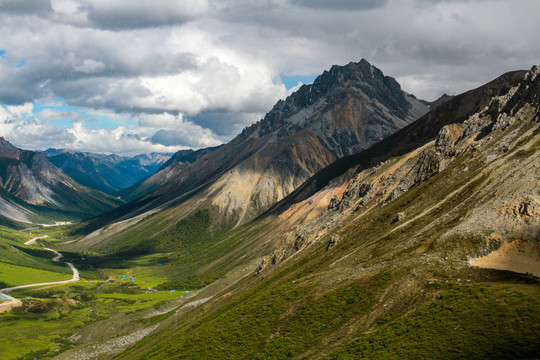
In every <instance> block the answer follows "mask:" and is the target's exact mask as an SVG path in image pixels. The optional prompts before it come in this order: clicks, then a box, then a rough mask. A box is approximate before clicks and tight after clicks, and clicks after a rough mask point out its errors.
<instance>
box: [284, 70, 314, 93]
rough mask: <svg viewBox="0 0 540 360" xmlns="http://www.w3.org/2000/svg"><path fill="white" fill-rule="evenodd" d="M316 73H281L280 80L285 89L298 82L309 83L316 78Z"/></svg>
mask: <svg viewBox="0 0 540 360" xmlns="http://www.w3.org/2000/svg"><path fill="white" fill-rule="evenodd" d="M317 76H318V75H317V74H313V75H281V81H282V82H283V85H285V87H286V88H287V90H290V89H292V88H293V87H295V86H297V85H298V83H302V84H311V83H313V81H314V80H315V79H316V78H317Z"/></svg>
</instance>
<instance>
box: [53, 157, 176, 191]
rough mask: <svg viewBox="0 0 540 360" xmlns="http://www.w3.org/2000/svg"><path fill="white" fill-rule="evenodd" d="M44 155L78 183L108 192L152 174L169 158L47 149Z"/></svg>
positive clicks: (130, 184) (120, 188) (118, 189)
mask: <svg viewBox="0 0 540 360" xmlns="http://www.w3.org/2000/svg"><path fill="white" fill-rule="evenodd" d="M44 154H45V155H46V156H47V158H48V160H49V161H50V162H52V163H53V164H54V165H56V166H57V167H59V168H60V169H62V170H63V171H64V172H65V173H66V174H68V175H69V176H71V177H72V178H73V179H74V180H76V181H78V182H79V183H80V184H82V185H84V186H88V187H91V188H93V189H96V190H99V191H103V192H105V193H107V194H109V195H113V194H115V193H116V192H118V191H120V190H123V189H125V188H127V187H129V186H132V185H133V184H135V183H137V182H139V181H142V180H144V179H146V178H147V177H149V176H151V175H153V174H155V173H156V171H158V169H159V168H160V167H161V166H162V165H163V164H165V162H167V161H168V160H169V156H168V155H163V154H157V153H151V154H149V155H146V154H143V155H137V156H133V157H123V156H118V155H114V154H112V155H103V154H93V153H88V152H74V151H72V150H69V149H62V150H58V149H48V150H47V151H45V152H44Z"/></svg>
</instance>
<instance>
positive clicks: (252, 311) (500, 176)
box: [117, 103, 540, 359]
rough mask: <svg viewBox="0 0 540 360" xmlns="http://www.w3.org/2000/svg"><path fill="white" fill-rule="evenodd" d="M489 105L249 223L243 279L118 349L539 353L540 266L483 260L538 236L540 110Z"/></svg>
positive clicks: (159, 353) (142, 354) (216, 287)
mask: <svg viewBox="0 0 540 360" xmlns="http://www.w3.org/2000/svg"><path fill="white" fill-rule="evenodd" d="M495 104H496V103H495ZM495 106H498V105H495ZM492 111H493V109H488V110H487V112H491V114H492V115H481V116H478V117H475V118H472V119H471V120H470V121H469V122H468V123H467V124H465V125H463V127H453V126H451V127H449V128H447V129H446V130H445V131H446V132H441V133H440V134H439V137H438V138H437V140H436V141H434V142H429V143H427V144H425V145H424V146H422V147H421V148H418V149H416V150H414V151H412V152H409V153H407V154H404V155H401V156H398V157H394V158H391V159H388V160H387V161H385V162H384V163H382V164H380V165H379V166H376V167H374V168H371V169H366V170H364V169H363V168H359V169H356V171H354V170H355V169H351V171H349V172H348V173H347V174H345V175H343V176H341V177H336V178H335V179H334V181H332V182H329V183H328V186H327V187H326V188H324V189H323V190H322V191H321V192H319V193H315V194H314V195H313V196H312V197H310V198H307V199H306V200H305V201H300V202H298V203H296V205H295V206H292V207H289V208H288V209H286V210H285V212H282V213H280V214H279V215H278V216H276V215H274V216H268V217H267V218H266V219H265V220H263V219H261V220H259V221H266V223H265V226H264V228H263V226H262V223H261V222H259V221H256V222H254V223H252V224H250V225H248V226H246V227H244V228H243V233H239V234H238V236H237V237H236V238H235V239H236V240H235V241H236V248H238V249H242V250H241V251H242V252H243V255H241V256H240V257H238V259H240V260H239V261H240V262H239V265H238V266H237V267H236V268H235V270H233V273H234V271H236V278H235V279H231V278H227V277H225V278H222V279H219V280H218V281H217V282H216V283H214V284H212V286H210V287H207V288H205V289H204V290H203V291H201V294H200V295H199V298H201V299H202V298H204V299H208V298H211V300H207V302H205V305H203V306H199V307H196V308H195V309H192V310H186V312H183V313H181V314H179V315H172V316H171V317H170V318H169V319H167V320H166V321H164V322H163V323H162V326H160V327H159V328H158V331H155V332H154V333H153V334H152V335H151V336H148V337H147V338H145V339H144V340H143V341H141V342H139V343H138V344H137V345H136V346H135V347H133V348H131V349H129V350H126V351H125V352H124V353H122V354H120V355H118V356H117V358H121V359H160V358H171V359H175V358H178V359H180V358H190V359H208V358H230V359H285V358H298V359H300V358H306V359H307V358H325V357H328V358H331V359H341V358H351V359H353V358H355V359H356V358H534V357H535V356H536V354H538V353H539V351H540V327H539V326H538V324H539V321H538V320H539V315H538V308H539V306H540V302H539V301H538V295H539V294H540V281H539V280H538V278H537V277H534V276H531V275H530V274H525V273H521V274H520V273H517V272H509V271H504V270H489V269H482V268H479V267H474V266H471V264H474V262H473V260H474V259H476V258H478V257H482V256H484V255H486V254H489V253H492V252H493V251H494V250H496V249H498V248H499V247H500V246H501V245H502V244H504V243H506V242H512V241H514V240H515V239H521V240H522V241H525V242H528V243H530V244H531V246H533V245H534V244H537V240H538V238H537V235H538V233H537V230H538V224H539V220H540V213H539V212H538V211H537V210H533V209H537V204H538V200H537V199H538V196H539V192H538V172H537V169H538V165H539V162H540V156H539V155H540V154H539V151H540V142H539V140H538V139H539V136H540V124H538V123H537V122H534V119H535V116H536V112H535V111H531V110H530V107H528V105H525V106H524V107H523V108H521V110H519V111H517V110H516V112H514V114H515V115H514V116H515V117H514V118H512V117H505V116H497V115H493V112H492ZM509 119H510V120H509ZM454 129H458V130H459V131H462V133H460V134H458V136H456V139H457V140H455V141H454V142H452V143H450V144H451V145H448V146H447V145H446V144H447V143H445V141H446V140H444V139H445V138H444V136H448V135H445V134H451V131H454ZM482 129H484V130H482ZM448 141H449V140H448ZM437 153H438V155H437ZM430 154H431V155H430ZM433 154H435V155H433ZM525 154H526V156H525ZM430 161H436V162H437V166H436V171H432V169H433V168H434V166H433V165H434V164H432V163H430ZM344 184H345V185H344ZM366 189H369V190H366ZM331 199H334V200H332V201H331ZM323 204H324V205H323ZM526 204H530V205H526ZM535 204H536V205H535ZM254 235H255V236H254ZM253 238H257V241H253ZM247 244H249V246H247ZM261 253H262V254H267V255H266V256H263V257H262V258H261ZM528 255H530V256H531V259H532V260H531V264H533V265H531V266H534V260H533V259H534V256H535V255H534V253H530V254H528ZM501 256H502V255H501ZM255 261H257V262H256V263H258V264H259V266H258V267H253V266H252V265H250V264H253V263H254V262H255ZM226 262H227V259H226V257H225V256H222V257H221V258H219V259H217V261H216V262H215V263H214V265H213V266H216V264H219V263H221V264H224V263H226ZM203 269H208V267H205V266H203ZM245 269H249V270H248V271H249V273H245ZM531 269H533V268H531ZM242 271H244V273H243V275H239V274H242ZM531 271H534V270H531Z"/></svg>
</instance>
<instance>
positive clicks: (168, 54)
mask: <svg viewBox="0 0 540 360" xmlns="http://www.w3.org/2000/svg"><path fill="white" fill-rule="evenodd" d="M538 13H540V2H537V1H528V0H516V1H504V0H494V1H489V2H486V1H475V0H471V1H466V0H461V1H442V0H441V1H437V0H434V1H431V0H406V1H401V0H388V1H372V0H362V1H342V0H339V1H334V2H328V1H327V2H324V1H318V0H316V1H304V0H270V1H251V0H208V1H207V0H202V1H197V0H185V1H175V0H162V1H159V2H155V1H150V0H138V1H128V0H117V1H109V0H52V1H50V2H49V1H46V0H39V1H36V0H32V1H8V0H0V34H2V36H1V37H0V49H1V50H2V51H5V53H3V54H2V55H0V83H1V84H2V86H0V104H8V105H23V106H26V107H28V106H29V105H24V104H25V103H32V102H40V103H50V102H51V101H56V100H57V99H59V98H60V99H61V100H59V101H60V102H61V103H62V104H65V105H69V106H72V107H81V108H85V109H88V110H89V112H90V113H93V114H97V113H98V112H102V113H104V114H107V115H106V116H109V117H110V118H114V119H115V120H114V121H115V127H117V131H116V133H115V135H114V136H113V131H111V130H108V129H107V130H104V129H99V128H96V126H97V125H96V126H93V127H92V128H91V129H90V128H88V127H87V126H85V124H84V122H83V123H81V124H74V125H73V128H69V129H66V128H57V127H55V126H54V125H53V124H54V118H55V116H56V118H58V119H61V118H68V117H69V118H72V119H74V120H75V122H77V121H80V120H85V121H87V120H89V119H90V117H86V118H84V117H79V118H76V116H77V114H58V113H55V112H54V111H53V110H48V111H45V112H42V113H40V114H39V115H38V117H35V116H33V115H32V114H31V113H28V111H27V109H26V110H21V109H22V108H21V109H19V108H17V109H19V110H17V109H15V108H10V107H8V109H11V110H7V109H5V108H1V109H0V114H1V115H0V116H2V119H3V120H2V122H0V126H1V128H0V131H2V133H0V135H2V134H5V133H6V132H7V131H11V132H10V134H12V136H13V137H15V138H16V139H18V141H21V142H20V143H19V144H21V145H23V144H24V145H26V146H27V147H32V148H40V147H44V146H55V147H59V146H64V145H62V144H66V146H78V148H77V149H83V148H84V149H85V150H89V151H97V149H104V150H102V151H112V149H116V150H117V151H119V152H129V151H135V150H134V149H136V148H137V146H139V149H140V151H138V152H143V151H147V150H149V149H152V150H155V149H157V148H158V147H160V146H161V147H160V148H164V147H163V145H159V144H158V142H159V141H161V142H167V143H168V144H173V143H174V144H179V145H178V146H177V147H181V146H205V145H204V144H215V143H216V142H221V141H227V140H229V139H231V138H232V137H233V136H235V135H236V134H237V133H238V131H239V130H240V129H241V128H242V127H243V126H247V125H249V124H250V123H251V122H254V121H257V120H259V119H260V118H261V117H262V116H263V114H264V113H265V112H266V111H268V110H270V108H271V107H272V105H273V104H274V103H275V101H276V100H277V99H279V98H284V97H285V96H286V95H287V94H288V93H287V91H286V89H285V87H284V86H283V84H281V81H280V80H279V79H280V75H312V74H316V73H321V72H322V71H323V70H325V69H328V68H330V66H331V65H332V64H345V63H348V62H349V61H359V60H360V59H361V58H363V57H364V58H367V59H368V60H369V61H370V62H372V63H373V64H374V65H375V66H377V67H379V68H380V69H382V70H383V71H384V72H385V74H387V75H390V76H394V77H396V78H397V79H398V80H399V81H401V82H402V86H403V88H404V89H405V90H406V91H409V92H411V93H413V94H415V95H417V96H419V97H421V98H426V99H428V100H431V99H434V98H436V97H437V96H439V95H440V94H442V93H443V92H448V93H459V92H461V91H465V90H467V89H470V88H472V87H475V86H478V85H480V84H482V83H485V82H487V81H489V80H491V79H493V78H494V77H496V76H498V75H500V74H502V73H503V72H506V71H509V70H514V69H520V68H521V69H524V68H525V69H526V68H529V67H530V66H531V65H532V64H533V63H534V62H537V61H538V59H540V44H539V42H538V41H537V34H536V31H535V30H536V28H537V27H538V25H537V16H536V14H538ZM17 111H20V112H22V113H20V114H16V112H17ZM25 111H26V112H27V113H28V114H26V115H24V116H23V115H21V114H23V113H24V112H25ZM68 115H70V116H68ZM8 118H9V119H11V120H9V121H8V120H6V119H8ZM133 123H135V125H132V124H133ZM97 124H99V123H97ZM15 128H16V129H18V130H20V131H22V129H24V131H27V132H28V134H33V135H28V136H26V135H21V134H17V133H15ZM10 129H11V130H10ZM68 130H69V131H68ZM160 130H166V131H168V135H167V139H165V137H163V136H162V135H163V133H161V135H160V136H156V137H154V136H155V135H156V133H158V132H159V131H160ZM43 134H47V137H46V136H44V135H43ZM32 136H34V137H32ZM100 137H104V139H110V142H109V140H107V141H105V140H104V141H103V142H100V141H99V139H100ZM153 137H154V142H155V144H153V143H152V141H151V139H152V138H153ZM32 139H33V140H32ZM158 140H159V141H158ZM92 141H96V142H97V143H100V144H92ZM47 144H48V145H47ZM101 144H105V145H107V146H111V150H107V149H105V147H104V146H102V145H101ZM175 146H176V145H175ZM92 149H93V150H92ZM167 149H168V150H167V151H170V149H171V147H169V148H167Z"/></svg>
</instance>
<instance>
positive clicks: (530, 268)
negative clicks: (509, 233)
mask: <svg viewBox="0 0 540 360" xmlns="http://www.w3.org/2000/svg"><path fill="white" fill-rule="evenodd" d="M469 263H470V264H471V265H472V266H477V267H481V268H487V269H497V270H509V271H514V272H518V273H523V274H525V273H531V274H533V275H534V276H538V277H540V243H539V242H536V241H523V240H520V239H516V240H514V241H511V242H505V243H503V244H502V245H501V247H499V248H498V249H497V250H495V251H493V252H491V253H489V254H488V255H486V256H482V257H479V258H476V259H472V260H471V261H470V262H469Z"/></svg>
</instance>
